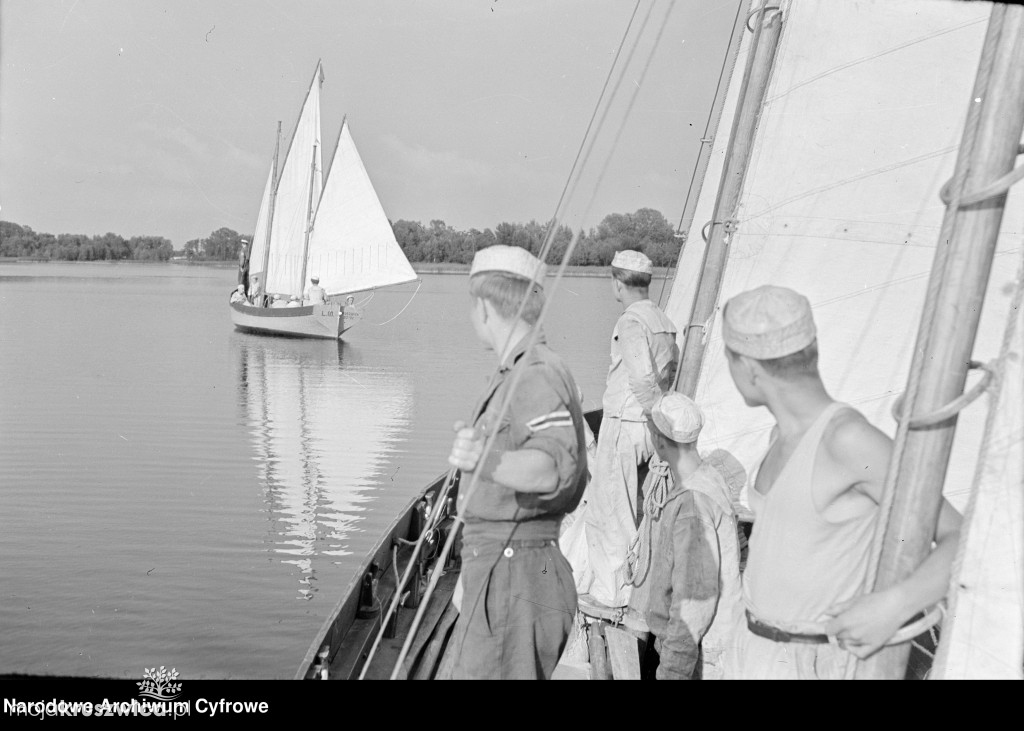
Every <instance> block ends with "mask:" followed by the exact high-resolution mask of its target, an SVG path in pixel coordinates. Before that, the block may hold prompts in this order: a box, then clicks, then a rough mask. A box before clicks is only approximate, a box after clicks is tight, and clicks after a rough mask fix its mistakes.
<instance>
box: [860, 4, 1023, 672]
mask: <svg viewBox="0 0 1024 731" xmlns="http://www.w3.org/2000/svg"><path fill="white" fill-rule="evenodd" d="M972 99H973V102H972V107H973V108H972V110H971V111H970V112H969V115H968V123H967V125H966V127H965V132H964V139H963V143H962V145H961V149H960V156H959V159H958V161H957V169H956V173H955V176H954V180H953V185H952V186H951V187H952V191H951V198H952V200H951V201H950V202H949V204H948V207H947V209H946V215H945V218H944V220H943V225H942V230H941V232H940V238H939V246H938V247H937V249H936V255H935V262H934V265H933V268H932V273H931V279H930V281H929V292H928V299H927V301H926V303H925V307H924V311H923V315H922V323H921V328H920V330H919V332H918V339H917V345H916V347H915V350H914V359H913V362H912V365H911V371H910V379H909V382H908V386H907V391H906V396H907V398H906V404H905V405H904V406H903V413H904V415H909V414H913V415H914V416H912V417H907V416H905V418H903V419H901V420H900V425H899V430H898V431H897V436H896V448H895V449H894V453H893V458H892V463H891V464H890V466H889V473H888V476H887V478H886V489H885V494H884V496H883V504H882V510H881V511H880V514H881V516H882V518H883V521H882V522H880V524H879V530H880V531H881V530H884V533H883V534H882V535H881V542H880V544H876V545H877V546H878V547H880V557H879V562H878V569H877V576H876V578H875V581H874V586H873V588H874V590H875V591H878V590H881V589H885V588H887V587H890V586H893V585H894V584H896V583H898V582H900V581H902V580H903V579H905V578H906V577H907V576H908V575H909V574H910V573H911V572H912V571H913V570H914V569H915V568H916V567H917V566H918V565H919V564H920V563H921V561H923V560H924V558H925V557H926V556H927V555H928V553H929V552H930V550H931V543H932V539H933V537H934V533H935V527H936V522H937V520H938V515H939V511H940V508H941V505H942V500H943V498H942V486H943V483H944V481H945V476H946V469H947V466H948V463H949V453H950V448H951V447H952V443H953V437H954V434H955V431H956V423H957V417H956V412H955V411H952V410H944V407H946V406H947V405H950V404H951V403H952V402H953V401H955V400H958V399H959V397H960V396H961V394H962V393H963V389H964V384H965V382H966V378H967V370H968V367H969V362H970V358H971V352H972V350H973V347H974V340H975V335H976V332H977V327H978V321H979V319H980V316H981V309H982V302H983V300H984V297H985V289H986V285H987V283H988V279H989V274H990V271H991V266H992V259H993V255H994V253H995V247H996V243H997V240H998V237H999V227H1000V223H1001V220H1002V217H1003V210H1004V207H1005V203H1006V190H1007V188H1008V187H1009V185H1010V184H1011V183H1012V177H1011V176H1008V175H1007V174H1008V173H1009V172H1010V171H1011V170H1012V169H1013V166H1014V162H1015V160H1016V157H1017V155H1018V154H1019V152H1020V150H1019V145H1020V139H1021V132H1022V129H1024V8H1021V7H1019V6H1006V5H1001V4H996V5H994V6H993V9H992V14H991V17H990V20H989V31H988V35H987V36H986V40H985V47H984V48H983V50H982V54H981V63H980V65H979V69H978V77H977V81H976V84H975V93H974V94H973V96H972ZM973 128H976V129H973ZM972 132H974V134H972ZM993 181H995V182H993ZM979 193H980V195H977V194H979ZM986 193H987V195H986ZM959 401H960V403H961V405H962V403H963V401H964V399H959ZM943 410H944V411H943ZM937 412H938V413H939V414H940V415H943V414H951V415H946V416H945V418H941V419H932V420H928V419H927V417H928V416H931V415H934V414H936V413H937ZM915 421H916V422H918V423H914V422H915ZM921 422H926V423H921ZM888 505H891V509H890V511H889V514H888V521H887V524H886V522H885V521H884V517H885V515H886V513H885V508H886V506H888ZM878 539H879V536H878V535H876V540H878ZM909 653H910V646H909V644H908V643H904V644H902V645H897V646H893V647H888V648H884V649H883V650H881V651H880V652H878V653H876V654H875V655H873V656H872V657H870V658H868V659H867V660H866V661H864V662H863V663H859V667H857V668H856V677H858V678H879V679H880V678H902V677H903V675H904V673H905V671H906V665H907V658H908V655H909Z"/></svg>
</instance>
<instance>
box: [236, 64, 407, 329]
mask: <svg viewBox="0 0 1024 731" xmlns="http://www.w3.org/2000/svg"><path fill="white" fill-rule="evenodd" d="M323 79H324V77H323V69H322V67H321V65H320V62H317V65H316V71H315V73H314V74H313V81H312V83H311V84H310V87H309V92H308V93H307V94H306V99H305V101H304V102H303V104H302V109H301V111H300V113H299V119H298V122H297V123H296V125H295V130H294V132H293V133H292V138H291V142H290V143H289V145H288V148H287V150H286V151H285V154H284V158H283V159H282V158H281V157H280V155H279V153H280V138H281V125H280V123H278V135H277V137H278V143H277V146H276V149H275V151H274V159H273V163H272V164H271V167H270V172H269V174H268V176H267V182H266V185H265V186H264V189H263V198H262V200H261V202H260V211H259V215H258V216H257V218H256V231H255V234H254V235H253V242H252V249H251V250H250V253H249V270H250V274H249V281H248V282H247V283H246V284H247V286H246V294H247V296H246V298H245V300H244V301H234V302H230V307H231V320H232V322H233V323H234V325H235V327H236V328H238V329H239V330H243V331H247V332H255V333H262V334H271V335H285V336H291V337H302V338H328V339H335V340H336V339H338V338H340V337H341V335H342V333H343V332H345V331H346V330H347V329H348V328H349V327H351V326H352V324H354V321H355V320H356V319H357V318H358V317H359V312H358V310H357V309H356V308H355V307H354V305H353V299H352V297H351V295H352V294H354V293H355V292H361V291H365V290H368V289H376V288H377V287H386V286H390V285H395V284H403V283H405V282H411V281H413V280H415V279H416V272H414V271H413V268H412V266H411V265H410V264H409V260H408V259H406V257H405V254H404V253H403V252H402V249H401V247H400V246H399V245H398V241H397V240H396V239H395V234H394V232H393V231H392V229H391V224H390V223H389V221H388V218H387V216H386V215H385V213H384V208H383V207H382V206H381V203H380V199H379V198H378V197H377V193H376V191H375V190H374V188H373V184H372V183H371V182H370V177H369V175H368V174H367V172H366V168H365V167H364V166H363V161H362V159H360V157H359V152H358V151H357V150H356V145H355V141H354V140H353V139H352V132H351V129H350V128H349V124H348V119H347V118H346V119H344V120H342V123H341V130H340V131H339V133H338V140H337V143H336V145H335V150H334V156H333V159H332V162H331V165H330V167H329V168H328V170H327V172H326V174H325V173H324V169H323V159H322V158H323V152H322V150H323V146H322V144H321V137H320V87H321V86H322V84H323ZM312 278H317V279H318V280H319V287H320V288H321V289H322V290H323V293H324V295H325V296H324V298H323V299H324V301H323V302H319V301H315V300H317V299H319V298H313V299H311V298H309V297H306V292H307V289H308V288H309V283H310V280H311V279H312Z"/></svg>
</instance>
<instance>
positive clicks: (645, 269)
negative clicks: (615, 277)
mask: <svg viewBox="0 0 1024 731" xmlns="http://www.w3.org/2000/svg"><path fill="white" fill-rule="evenodd" d="M612 266H613V267H615V268H616V269H628V270H630V271H631V272H640V273H641V274H651V273H653V272H654V264H653V263H652V262H651V260H650V259H648V258H647V255H646V254H644V253H643V252H641V251H636V250H635V249H623V250H622V251H617V252H615V256H614V257H613V258H612Z"/></svg>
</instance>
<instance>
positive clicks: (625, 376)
mask: <svg viewBox="0 0 1024 731" xmlns="http://www.w3.org/2000/svg"><path fill="white" fill-rule="evenodd" d="M652 273H653V264H652V262H651V260H650V259H649V258H648V257H647V256H646V255H644V254H643V253H642V252H639V251H633V250H630V249H627V250H625V251H620V252H618V253H616V254H615V257H614V258H613V259H612V292H613V294H614V296H615V299H616V300H617V301H618V302H620V303H621V304H622V305H623V306H624V308H625V311H624V312H623V313H622V315H621V316H620V317H619V320H618V322H617V323H616V324H615V330H614V331H613V332H612V339H611V366H610V367H609V369H608V379H607V386H606V388H605V392H604V399H603V405H604V415H603V419H602V421H601V429H600V430H599V431H598V433H597V464H596V466H595V468H594V469H593V473H594V485H593V486H592V488H591V494H590V500H589V502H588V503H587V509H586V511H585V513H584V519H585V520H586V524H585V526H584V531H585V532H586V534H587V547H588V555H587V557H586V562H587V565H585V566H580V565H576V564H575V563H574V565H573V571H574V573H575V575H576V589H577V591H578V592H579V593H580V594H581V595H583V594H587V595H588V596H587V597H583V600H584V601H585V602H587V603H596V604H603V605H606V606H608V607H624V606H626V605H627V604H628V603H629V597H630V590H631V587H630V583H629V576H628V562H627V557H628V553H629V547H630V544H631V543H632V542H633V540H634V538H636V534H637V526H638V523H639V510H638V507H639V505H641V504H642V498H641V496H640V494H639V493H640V488H641V485H642V483H641V482H640V479H641V476H640V474H639V469H640V468H641V466H644V465H646V463H647V461H648V460H649V459H650V458H651V456H652V455H653V454H654V445H653V444H652V442H651V435H650V434H649V433H648V431H647V424H646V422H647V418H648V417H647V414H648V413H649V411H650V409H651V407H652V406H654V403H655V402H656V401H657V400H658V397H660V396H661V394H662V392H664V391H665V390H667V389H669V388H671V385H672V379H673V377H674V376H675V371H676V363H677V362H678V360H679V346H678V345H677V344H676V327H675V325H673V324H672V321H671V320H669V318H668V317H667V316H666V315H665V313H664V312H662V311H661V310H660V309H659V308H658V306H657V305H656V304H654V303H653V302H652V301H651V300H650V298H649V297H648V287H649V286H650V283H651V276H652Z"/></svg>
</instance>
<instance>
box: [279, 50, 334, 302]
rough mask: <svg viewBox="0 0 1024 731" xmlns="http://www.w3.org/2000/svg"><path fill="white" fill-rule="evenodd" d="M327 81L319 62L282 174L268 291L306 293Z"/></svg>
mask: <svg viewBox="0 0 1024 731" xmlns="http://www.w3.org/2000/svg"><path fill="white" fill-rule="evenodd" d="M322 82H323V75H322V73H321V70H320V66H319V64H318V65H317V68H316V73H315V74H314V75H313V83H312V84H311V86H310V88H309V93H308V94H307V95H306V100H305V102H304V103H303V105H302V112H301V113H300V114H299V121H298V122H297V123H296V125H295V132H294V134H293V135H292V140H291V143H290V144H289V145H288V151H287V153H286V154H285V156H284V160H283V162H282V163H281V169H280V173H279V175H278V182H277V195H276V197H275V199H274V215H273V222H272V225H271V232H270V261H269V263H268V266H267V274H266V276H267V285H266V291H267V292H270V293H273V294H283V295H300V296H301V294H302V289H303V286H302V265H303V253H304V252H305V248H306V234H307V230H308V228H309V220H310V201H312V204H313V205H315V204H316V201H317V200H318V199H319V198H320V191H321V189H322V186H323V153H322V145H321V141H320V86H321V84H322Z"/></svg>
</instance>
